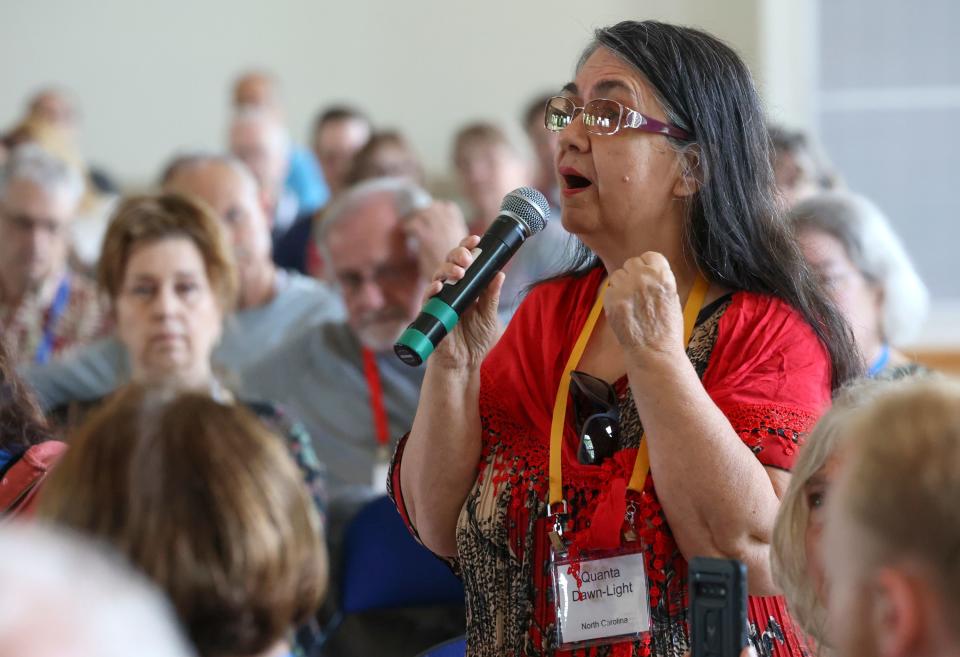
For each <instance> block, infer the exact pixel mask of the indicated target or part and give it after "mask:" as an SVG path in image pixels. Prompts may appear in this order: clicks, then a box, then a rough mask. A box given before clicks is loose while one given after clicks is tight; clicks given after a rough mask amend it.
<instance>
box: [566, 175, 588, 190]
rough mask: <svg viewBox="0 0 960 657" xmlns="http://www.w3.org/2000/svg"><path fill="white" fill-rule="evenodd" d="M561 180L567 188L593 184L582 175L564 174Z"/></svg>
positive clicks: (581, 187)
mask: <svg viewBox="0 0 960 657" xmlns="http://www.w3.org/2000/svg"><path fill="white" fill-rule="evenodd" d="M563 181H564V182H565V183H566V186H567V188H568V189H586V188H587V187H589V186H590V185H592V184H593V183H592V182H590V181H589V180H587V179H586V178H584V177H583V176H564V177H563Z"/></svg>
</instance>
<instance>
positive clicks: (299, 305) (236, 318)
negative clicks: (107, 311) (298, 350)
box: [26, 154, 344, 408]
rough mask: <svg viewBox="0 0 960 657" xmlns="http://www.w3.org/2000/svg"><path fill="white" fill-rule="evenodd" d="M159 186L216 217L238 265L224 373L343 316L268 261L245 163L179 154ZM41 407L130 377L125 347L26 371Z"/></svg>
mask: <svg viewBox="0 0 960 657" xmlns="http://www.w3.org/2000/svg"><path fill="white" fill-rule="evenodd" d="M162 183H163V186H164V188H165V189H167V190H169V191H178V192H182V193H184V194H188V195H190V196H193V197H194V198H196V199H198V200H200V201H202V202H204V203H205V204H207V205H208V206H209V207H210V208H211V209H212V210H213V211H214V212H215V213H216V215H217V216H218V217H219V219H220V225H221V226H222V227H223V228H224V230H225V231H226V235H227V238H228V239H229V241H230V243H231V246H232V247H233V257H234V260H235V261H236V263H237V267H238V270H239V294H238V297H237V310H236V312H235V313H234V314H233V315H231V316H230V317H229V318H228V319H227V321H226V323H225V325H224V329H223V336H222V338H221V340H220V343H219V344H218V346H217V348H216V350H215V351H214V353H213V356H212V359H213V362H214V364H215V367H216V368H217V369H218V370H220V371H221V372H223V373H224V374H226V375H227V378H228V380H229V379H230V377H231V376H232V375H233V374H235V373H238V372H239V371H240V370H242V369H243V368H245V367H246V366H248V365H250V364H251V363H252V362H253V361H254V360H256V359H258V358H259V357H260V356H262V354H263V353H264V352H266V351H269V350H270V349H272V348H274V347H276V346H278V345H280V344H282V343H283V342H284V341H285V340H287V339H288V338H290V337H291V336H293V335H296V334H298V333H300V332H302V331H303V330H304V329H305V328H306V327H308V326H312V325H314V324H318V323H320V322H322V321H325V320H329V319H338V318H341V317H343V313H344V311H343V304H342V302H341V301H340V299H339V297H338V296H337V295H336V294H335V293H334V292H333V291H332V290H331V289H330V288H329V287H328V286H327V285H326V284H325V283H322V282H319V281H316V280H313V279H311V278H308V277H306V276H301V275H299V274H296V273H294V272H287V271H283V270H278V269H277V268H276V267H274V265H273V263H272V262H271V260H270V246H269V245H270V222H269V219H267V216H266V214H265V213H264V210H263V206H262V205H261V203H260V198H259V194H258V189H257V184H256V181H255V180H254V179H253V177H252V176H251V175H250V172H249V170H248V169H247V168H246V166H245V165H244V164H243V163H242V162H240V161H239V160H237V159H236V158H233V157H230V156H225V155H209V154H195V155H188V156H183V157H179V158H177V159H176V160H174V161H173V162H172V163H171V164H170V165H169V166H168V167H167V170H166V171H165V173H164V175H163V180H162ZM26 376H27V379H28V380H29V381H30V383H31V384H32V385H33V387H34V389H35V390H36V391H37V394H38V396H39V398H40V401H41V403H42V405H43V406H44V407H45V408H52V407H55V406H59V405H61V404H64V403H66V402H68V401H90V400H95V399H99V398H101V397H103V396H104V395H107V394H108V393H110V392H112V391H113V390H114V389H116V388H117V387H118V386H119V385H120V383H121V382H122V381H125V380H127V379H128V378H129V376H130V366H129V363H128V362H127V358H126V352H125V350H124V348H123V346H122V345H121V344H120V342H119V340H117V339H116V338H110V339H107V340H104V341H101V342H98V343H97V344H95V345H91V346H89V347H88V348H86V349H82V350H79V351H78V352H77V353H75V354H72V355H71V357H70V358H68V359H64V360H63V361H59V362H57V363H53V364H51V365H48V366H45V367H40V368H31V369H30V370H28V371H27V372H26Z"/></svg>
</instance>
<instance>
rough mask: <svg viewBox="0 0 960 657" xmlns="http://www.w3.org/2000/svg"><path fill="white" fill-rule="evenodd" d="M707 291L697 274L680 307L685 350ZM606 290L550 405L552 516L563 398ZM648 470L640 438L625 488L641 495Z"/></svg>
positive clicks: (559, 483) (558, 482)
mask: <svg viewBox="0 0 960 657" xmlns="http://www.w3.org/2000/svg"><path fill="white" fill-rule="evenodd" d="M709 288H710V285H709V283H707V280H706V279H705V278H704V277H703V276H701V275H700V274H697V278H696V280H695V281H694V283H693V289H691V290H690V296H689V297H688V298H687V303H686V305H685V306H684V307H683V344H684V347H686V346H687V345H688V344H689V343H690V336H691V335H692V334H693V327H694V324H696V321H697V315H699V314H700V308H701V307H702V306H703V300H704V298H706V296H707V290H708V289H709ZM606 291H607V281H604V282H603V285H602V286H601V287H600V292H599V293H598V294H597V300H596V301H595V302H594V304H593V308H592V309H591V310H590V314H589V315H587V321H586V323H585V324H584V325H583V329H582V330H581V331H580V337H578V338H577V341H576V342H575V343H574V345H573V351H572V352H570V358H568V359H567V364H566V366H565V367H564V368H563V376H561V377H560V385H559V386H558V387H557V401H556V402H555V403H554V405H553V422H552V423H551V425H550V507H549V509H548V511H547V512H548V514H552V513H553V509H554V506H555V505H557V504H561V503H563V502H564V499H563V472H562V471H563V464H562V461H561V454H562V446H563V425H564V423H565V420H566V417H567V398H568V397H569V395H570V372H572V371H573V370H574V368H575V367H576V366H577V365H578V364H579V363H580V358H581V357H582V356H583V351H584V349H586V347H587V341H588V340H589V339H590V335H591V334H592V333H593V328H594V326H596V324H597V319H598V318H599V317H600V312H601V311H602V310H603V297H604V295H605V294H606ZM649 470H650V454H649V453H648V452H647V441H646V440H644V437H643V436H641V437H640V447H639V449H638V450H637V460H636V461H635V462H634V465H633V475H632V476H631V477H630V485H629V486H628V488H629V489H630V490H632V491H636V492H638V493H639V492H641V491H642V490H643V484H644V482H645V481H646V479H647V472H648V471H649Z"/></svg>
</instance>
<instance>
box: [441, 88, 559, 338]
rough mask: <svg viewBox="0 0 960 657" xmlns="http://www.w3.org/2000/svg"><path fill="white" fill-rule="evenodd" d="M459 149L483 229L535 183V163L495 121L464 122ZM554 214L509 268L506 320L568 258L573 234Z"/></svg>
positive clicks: (475, 223) (472, 220) (460, 168)
mask: <svg viewBox="0 0 960 657" xmlns="http://www.w3.org/2000/svg"><path fill="white" fill-rule="evenodd" d="M545 107H546V106H544V108H541V109H545ZM541 118H542V117H541ZM541 123H542V121H541ZM453 151H454V164H455V165H456V170H457V175H458V177H459V179H460V188H461V190H462V192H463V195H464V197H465V198H466V200H467V202H468V203H469V205H470V215H469V216H468V217H467V227H468V230H469V232H470V233H471V234H473V235H483V234H484V233H485V232H486V230H487V228H489V227H490V224H492V223H493V222H494V220H495V219H496V218H497V215H498V214H499V213H500V205H501V204H502V203H503V197H504V196H506V195H507V194H508V193H510V192H511V191H513V190H514V189H516V188H518V187H523V186H526V185H529V184H530V175H529V169H528V167H527V164H526V162H524V160H523V158H522V157H521V156H520V154H519V153H518V152H517V150H516V148H515V147H514V145H513V144H511V143H510V140H509V139H508V138H507V135H506V133H504V132H503V130H501V129H500V128H499V127H497V126H495V125H493V124H491V123H473V124H471V125H468V126H466V127H464V128H462V129H461V130H460V131H459V132H458V133H457V135H456V138H455V139H454V148H453ZM553 219H554V220H553V221H550V222H548V223H547V227H546V228H545V229H544V230H543V231H542V232H541V233H539V234H537V235H536V236H535V237H533V238H532V239H531V240H530V241H529V243H526V244H524V245H523V247H522V248H521V249H520V251H518V252H517V255H516V256H514V257H513V259H512V260H510V262H509V263H508V265H507V267H506V268H504V272H505V273H506V275H507V279H506V281H505V282H504V284H503V289H502V290H501V292H500V319H501V320H502V321H503V322H504V323H506V322H507V321H509V319H510V317H511V316H512V315H513V312H514V311H515V310H516V309H517V306H518V305H520V301H521V299H522V297H523V295H524V293H525V291H526V288H527V286H529V285H530V284H532V283H534V282H536V281H538V280H540V279H542V278H545V277H546V276H547V275H549V274H551V273H555V272H556V271H558V268H559V266H560V265H561V263H562V261H563V255H564V252H565V249H566V241H567V237H568V236H567V234H566V233H565V232H564V231H563V227H562V226H561V225H560V221H559V217H554V218H553Z"/></svg>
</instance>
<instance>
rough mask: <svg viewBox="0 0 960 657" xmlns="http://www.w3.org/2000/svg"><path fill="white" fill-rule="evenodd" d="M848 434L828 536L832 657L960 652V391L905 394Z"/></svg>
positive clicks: (868, 414) (924, 389)
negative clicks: (959, 501)
mask: <svg viewBox="0 0 960 657" xmlns="http://www.w3.org/2000/svg"><path fill="white" fill-rule="evenodd" d="M845 431H846V432H847V433H848V435H847V436H846V438H845V441H844V443H845V444H844V450H843V452H844V453H843V463H842V465H841V466H840V471H839V473H838V474H837V480H836V483H835V485H834V488H833V490H832V491H831V493H830V497H829V500H828V502H827V507H826V523H825V526H824V532H823V534H824V535H823V554H824V555H829V558H826V559H825V567H826V574H827V579H828V580H829V582H830V587H829V589H830V591H829V602H828V605H827V608H828V609H829V620H828V621H827V623H828V630H829V633H830V638H831V643H832V646H833V651H832V654H834V655H836V656H837V657H950V656H953V655H958V654H960V505H958V504H957V500H958V499H960V468H958V467H957V464H958V463H960V384H958V383H957V382H955V381H936V380H928V381H917V382H911V383H910V384H909V385H904V386H903V387H898V388H897V389H896V390H895V391H894V390H892V391H890V392H889V393H888V394H886V395H883V396H882V397H881V398H880V399H878V400H876V401H874V402H873V403H871V404H870V405H869V406H868V407H867V408H865V409H863V410H862V411H860V412H858V413H857V416H856V417H855V418H853V419H852V421H851V423H850V425H849V427H847V428H846V429H845Z"/></svg>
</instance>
